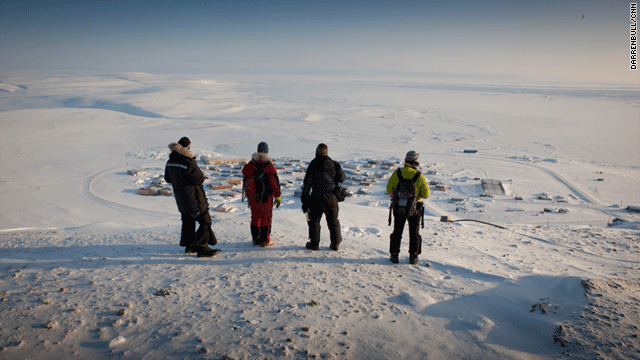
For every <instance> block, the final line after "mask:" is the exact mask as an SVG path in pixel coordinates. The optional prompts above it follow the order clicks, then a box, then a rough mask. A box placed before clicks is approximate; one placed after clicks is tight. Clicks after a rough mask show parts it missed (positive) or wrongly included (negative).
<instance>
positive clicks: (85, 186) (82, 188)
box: [78, 166, 175, 217]
mask: <svg viewBox="0 0 640 360" xmlns="http://www.w3.org/2000/svg"><path fill="white" fill-rule="evenodd" d="M124 168H126V167H124V166H123V167H118V168H113V169H106V170H102V171H99V172H97V173H94V174H92V175H90V176H88V177H86V178H84V179H83V180H82V181H80V183H78V191H79V193H80V194H82V196H84V197H86V198H87V199H89V200H92V201H94V202H97V203H98V204H100V205H102V206H105V207H108V208H111V209H116V210H121V211H125V212H129V213H132V214H137V215H148V216H163V217H166V216H174V215H175V214H169V213H166V212H161V211H154V210H147V209H142V208H138V207H135V206H130V205H125V204H120V203H117V202H115V201H111V200H108V199H105V198H101V197H99V196H97V195H96V194H94V193H93V192H92V191H91V183H92V182H93V181H94V180H95V179H96V178H97V177H98V176H100V175H102V174H104V173H107V172H110V171H115V170H119V169H124Z"/></svg>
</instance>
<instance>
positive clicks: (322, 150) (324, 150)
mask: <svg viewBox="0 0 640 360" xmlns="http://www.w3.org/2000/svg"><path fill="white" fill-rule="evenodd" d="M327 154H329V148H328V147H327V145H325V144H320V145H318V147H317V148H316V155H321V156H327Z"/></svg>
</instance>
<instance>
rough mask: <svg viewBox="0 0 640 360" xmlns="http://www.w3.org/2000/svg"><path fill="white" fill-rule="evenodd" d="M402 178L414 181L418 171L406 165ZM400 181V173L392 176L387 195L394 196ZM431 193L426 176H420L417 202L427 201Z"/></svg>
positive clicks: (417, 187)
mask: <svg viewBox="0 0 640 360" xmlns="http://www.w3.org/2000/svg"><path fill="white" fill-rule="evenodd" d="M400 171H401V172H402V177H403V178H405V179H413V177H414V176H415V175H416V173H417V172H418V170H416V169H414V168H413V166H411V164H409V163H405V164H404V167H403V168H402V170H400ZM399 182H400V179H398V173H397V172H396V171H394V172H393V174H391V178H390V179H389V182H388V183H387V193H389V194H390V195H393V192H394V191H395V190H396V186H398V183H399ZM430 194H431V192H430V191H429V184H428V183H427V179H425V177H424V175H422V174H420V176H419V177H418V180H416V201H421V200H422V199H426V198H428V197H429V195H430Z"/></svg>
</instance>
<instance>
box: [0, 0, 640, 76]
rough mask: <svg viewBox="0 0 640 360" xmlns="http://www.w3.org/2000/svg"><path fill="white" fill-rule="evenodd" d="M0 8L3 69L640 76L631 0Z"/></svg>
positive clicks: (301, 0) (283, 0) (8, 4)
mask: <svg viewBox="0 0 640 360" xmlns="http://www.w3.org/2000/svg"><path fill="white" fill-rule="evenodd" d="M0 4H1V5H0V34H2V35H1V36H0V71H1V70H10V69H28V70H36V69H38V70H39V69H56V70H100V71H140V72H149V73H172V74H184V73H197V74H203V73H210V74H215V73H256V72H268V73H279V72H286V73H351V72H394V73H398V72H399V73H425V74H440V73H444V74H473V75H476V76H493V75H501V76H506V77H507V78H516V79H517V78H523V79H534V80H541V81H556V80H557V81H580V82H627V83H636V84H637V83H639V82H640V77H639V76H638V72H637V71H635V72H632V71H630V70H629V54H630V50H629V25H630V20H629V2H628V1H618V0H614V1H601V2H593V1H573V0H570V1H562V0H558V1H547V0H535V1H528V0H527V1H491V2H482V1H465V0H463V1H455V0H452V1H402V0H397V1H381V0H379V1H375V0H374V1H355V0H351V1H350V0H342V1H305V0H295V1H294V0H280V1H208V2H207V1H172V0H168V1H85V2H79V1H6V0H3V1H2V2H0ZM583 15H584V17H583Z"/></svg>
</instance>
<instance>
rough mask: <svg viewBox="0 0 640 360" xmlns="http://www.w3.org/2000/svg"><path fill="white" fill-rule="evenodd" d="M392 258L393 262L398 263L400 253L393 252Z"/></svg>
mask: <svg viewBox="0 0 640 360" xmlns="http://www.w3.org/2000/svg"><path fill="white" fill-rule="evenodd" d="M389 260H391V262H392V263H394V264H397V263H398V254H391V259H389Z"/></svg>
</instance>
